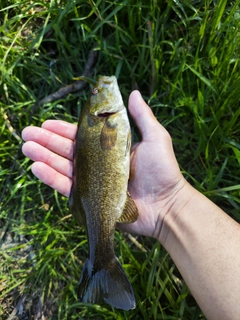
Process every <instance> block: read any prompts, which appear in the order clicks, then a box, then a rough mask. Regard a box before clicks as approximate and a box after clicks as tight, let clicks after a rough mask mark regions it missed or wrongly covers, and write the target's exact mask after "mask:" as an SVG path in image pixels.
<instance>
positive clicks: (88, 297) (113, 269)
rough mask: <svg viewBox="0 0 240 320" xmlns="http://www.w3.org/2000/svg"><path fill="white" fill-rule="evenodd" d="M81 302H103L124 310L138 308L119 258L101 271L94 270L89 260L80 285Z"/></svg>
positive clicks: (115, 258) (84, 268) (79, 295)
mask: <svg viewBox="0 0 240 320" xmlns="http://www.w3.org/2000/svg"><path fill="white" fill-rule="evenodd" d="M78 297H79V301H82V302H85V303H93V304H94V303H97V304H101V303H103V302H105V303H107V304H109V305H111V306H113V307H115V308H118V309H123V310H130V309H134V308H135V307H136V302H135V297H134V293H133V289H132V286H131V284H130V282H129V280H128V278H127V275H126V273H125V271H124V270H123V267H122V266H121V264H120V262H119V260H118V259H117V257H114V258H113V259H112V261H111V262H110V263H108V264H107V265H106V266H104V267H103V268H100V269H99V270H94V267H93V264H92V263H91V261H90V260H89V259H88V260H87V261H86V262H85V265H84V267H83V271H82V275H81V279H80V281H79V285H78Z"/></svg>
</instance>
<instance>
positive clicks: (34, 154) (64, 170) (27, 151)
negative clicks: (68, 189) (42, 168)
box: [22, 141, 72, 178]
mask: <svg viewBox="0 0 240 320" xmlns="http://www.w3.org/2000/svg"><path fill="white" fill-rule="evenodd" d="M22 152H23V154H24V155H25V156H26V157H28V158H30V159H32V160H33V161H39V162H44V163H46V164H47V165H48V166H50V167H52V168H53V169H54V170H56V171H58V172H59V173H61V174H63V175H65V176H67V177H69V178H72V161H70V160H68V159H66V158H63V157H61V156H59V155H57V154H56V153H53V152H51V151H50V150H48V149H46V148H44V147H43V146H41V145H40V144H38V143H36V142H34V141H28V142H25V143H24V145H23V146H22Z"/></svg>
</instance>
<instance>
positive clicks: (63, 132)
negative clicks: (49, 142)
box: [42, 120, 77, 140]
mask: <svg viewBox="0 0 240 320" xmlns="http://www.w3.org/2000/svg"><path fill="white" fill-rule="evenodd" d="M42 128H44V129H46V130H48V131H52V132H54V133H56V134H58V135H60V136H62V137H64V138H68V139H71V140H75V137H76V132H77V126H76V125H75V124H73V123H69V122H66V121H62V120H46V121H45V122H43V124H42Z"/></svg>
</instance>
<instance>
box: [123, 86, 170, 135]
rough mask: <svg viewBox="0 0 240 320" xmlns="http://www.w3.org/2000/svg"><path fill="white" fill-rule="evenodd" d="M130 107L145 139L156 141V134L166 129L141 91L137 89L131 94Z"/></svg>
mask: <svg viewBox="0 0 240 320" xmlns="http://www.w3.org/2000/svg"><path fill="white" fill-rule="evenodd" d="M128 109H129V112H130V114H131V116H132V118H133V120H134V121H135V122H136V125H137V126H138V128H139V130H140V132H141V135H142V139H143V140H145V141H146V140H148V141H154V140H155V139H156V134H161V133H162V132H163V131H164V132H165V131H166V130H165V129H164V127H163V126H162V125H160V123H159V122H158V121H157V119H156V118H155V116H154V114H153V112H152V110H151V109H150V107H149V106H148V105H147V104H146V102H145V101H144V100H143V98H142V96H141V94H140V92H139V91H137V90H135V91H133V92H132V93H131V94H130V97H129V100H128Z"/></svg>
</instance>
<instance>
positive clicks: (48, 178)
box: [31, 162, 72, 197]
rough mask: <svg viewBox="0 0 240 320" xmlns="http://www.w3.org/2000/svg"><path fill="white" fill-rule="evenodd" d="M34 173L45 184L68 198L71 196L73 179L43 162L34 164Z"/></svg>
mask: <svg viewBox="0 0 240 320" xmlns="http://www.w3.org/2000/svg"><path fill="white" fill-rule="evenodd" d="M31 170H32V173H33V174H34V175H35V176H36V177H37V178H38V179H40V180H41V181H42V182H43V183H45V184H47V185H48V186H50V187H52V188H53V189H56V190H57V191H58V192H60V193H61V194H63V195H64V196H66V197H68V196H69V194H70V190H71V186H72V179H70V178H68V177H66V176H65V175H63V174H61V173H59V172H57V171H56V170H54V169H53V168H51V167H49V166H48V165H47V164H45V163H43V162H34V163H33V165H32V168H31Z"/></svg>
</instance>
